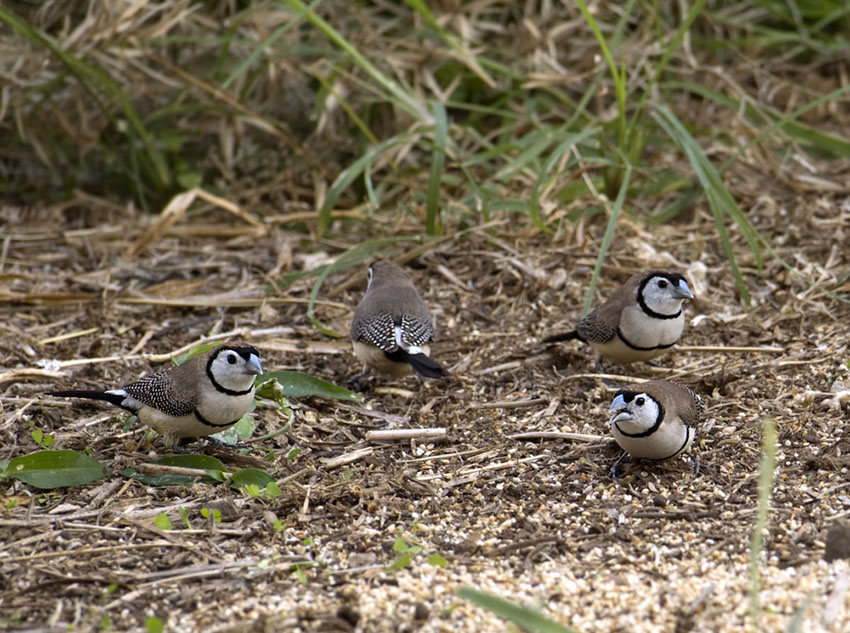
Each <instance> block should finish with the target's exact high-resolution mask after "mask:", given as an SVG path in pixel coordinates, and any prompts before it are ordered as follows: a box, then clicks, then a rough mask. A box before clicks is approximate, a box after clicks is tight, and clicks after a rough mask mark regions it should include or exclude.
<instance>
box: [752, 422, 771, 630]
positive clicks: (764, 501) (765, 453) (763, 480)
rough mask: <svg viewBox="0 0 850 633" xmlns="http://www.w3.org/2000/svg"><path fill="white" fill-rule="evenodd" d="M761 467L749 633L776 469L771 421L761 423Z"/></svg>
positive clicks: (756, 620)
mask: <svg viewBox="0 0 850 633" xmlns="http://www.w3.org/2000/svg"><path fill="white" fill-rule="evenodd" d="M761 446H762V449H761V464H760V467H759V479H758V493H759V498H758V507H757V509H756V524H755V526H753V536H752V540H751V542H750V622H751V623H752V626H753V630H754V631H759V630H760V629H761V606H760V605H759V593H760V591H761V553H762V549H764V531H765V529H766V528H767V515H768V511H769V509H770V497H771V493H772V491H773V473H774V470H775V468H776V426H775V425H774V423H773V420H771V419H770V418H765V419H764V420H763V421H762V442H761Z"/></svg>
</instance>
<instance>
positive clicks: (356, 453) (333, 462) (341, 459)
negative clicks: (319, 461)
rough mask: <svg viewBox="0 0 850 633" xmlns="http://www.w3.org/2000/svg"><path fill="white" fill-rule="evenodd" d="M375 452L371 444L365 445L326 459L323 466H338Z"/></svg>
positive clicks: (329, 467)
mask: <svg viewBox="0 0 850 633" xmlns="http://www.w3.org/2000/svg"><path fill="white" fill-rule="evenodd" d="M374 452H375V449H374V448H373V447H371V446H365V447H363V448H358V449H355V450H353V451H351V452H349V453H345V454H343V455H340V456H338V457H333V458H331V459H329V460H327V461H326V462H325V463H324V467H325V468H327V469H331V468H338V467H340V466H345V465H347V464H351V463H353V462H356V461H358V460H361V459H363V458H364V457H369V455H371V454H372V453H374Z"/></svg>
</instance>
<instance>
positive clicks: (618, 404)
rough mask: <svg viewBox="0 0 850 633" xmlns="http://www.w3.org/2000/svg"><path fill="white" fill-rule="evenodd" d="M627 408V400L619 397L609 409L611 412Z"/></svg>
mask: <svg viewBox="0 0 850 633" xmlns="http://www.w3.org/2000/svg"><path fill="white" fill-rule="evenodd" d="M625 408H626V400H625V398H623V396H621V395H620V396H617V397H616V398H614V401H613V402H612V403H611V406H610V407H608V410H609V411H619V410H620V409H625Z"/></svg>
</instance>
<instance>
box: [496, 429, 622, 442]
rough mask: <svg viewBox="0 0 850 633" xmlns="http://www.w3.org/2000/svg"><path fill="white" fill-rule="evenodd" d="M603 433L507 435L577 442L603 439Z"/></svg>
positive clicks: (551, 432) (554, 432)
mask: <svg viewBox="0 0 850 633" xmlns="http://www.w3.org/2000/svg"><path fill="white" fill-rule="evenodd" d="M606 437H607V436H605V435H591V434H589V433H568V432H566V431H564V432H562V431H529V432H527V433H516V434H515V435H508V438H509V439H512V440H549V439H553V440H576V441H579V442H596V441H597V440H604V439H606Z"/></svg>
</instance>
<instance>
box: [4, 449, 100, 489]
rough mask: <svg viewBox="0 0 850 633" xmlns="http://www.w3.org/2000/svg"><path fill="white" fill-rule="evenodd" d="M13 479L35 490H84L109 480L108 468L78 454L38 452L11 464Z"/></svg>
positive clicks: (70, 452) (71, 452)
mask: <svg viewBox="0 0 850 633" xmlns="http://www.w3.org/2000/svg"><path fill="white" fill-rule="evenodd" d="M6 474H7V475H8V476H9V477H14V478H15V479H20V480H21V481H23V482H24V483H26V484H29V485H30V486H34V487H35V488H44V489H50V488H64V487H71V486H82V485H83V484H87V483H89V482H90V481H95V480H97V479H102V478H103V477H105V476H106V467H105V466H104V465H103V464H101V463H100V462H99V461H97V460H96V459H93V458H91V457H89V456H88V455H86V454H85V453H80V452H78V451H38V452H36V453H30V454H29V455H22V456H21V457H16V458H14V459H12V460H10V461H9V465H8V467H7V470H6Z"/></svg>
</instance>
